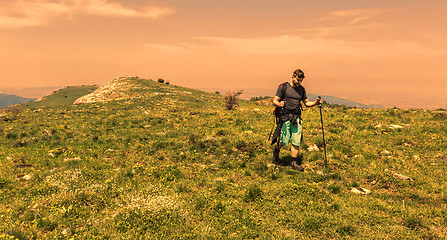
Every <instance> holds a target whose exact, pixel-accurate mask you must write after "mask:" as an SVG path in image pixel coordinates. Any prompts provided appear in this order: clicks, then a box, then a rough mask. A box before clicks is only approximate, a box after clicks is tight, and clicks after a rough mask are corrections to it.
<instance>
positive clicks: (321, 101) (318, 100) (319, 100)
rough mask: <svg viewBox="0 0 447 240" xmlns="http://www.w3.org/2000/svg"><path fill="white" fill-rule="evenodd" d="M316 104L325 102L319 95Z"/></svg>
mask: <svg viewBox="0 0 447 240" xmlns="http://www.w3.org/2000/svg"><path fill="white" fill-rule="evenodd" d="M315 103H316V105H320V104H322V103H323V99H321V97H320V96H318V97H317V101H315Z"/></svg>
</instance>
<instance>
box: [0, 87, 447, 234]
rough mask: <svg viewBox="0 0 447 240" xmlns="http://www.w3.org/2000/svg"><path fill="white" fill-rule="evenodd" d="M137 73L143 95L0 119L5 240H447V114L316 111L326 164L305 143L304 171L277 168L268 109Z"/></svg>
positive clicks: (312, 138) (0, 208)
mask: <svg viewBox="0 0 447 240" xmlns="http://www.w3.org/2000/svg"><path fill="white" fill-rule="evenodd" d="M133 81H135V82H136V83H138V84H139V85H141V86H142V88H141V89H140V90H138V89H134V90H132V91H133V92H131V94H133V95H135V96H144V97H141V98H134V99H127V100H121V101H111V102H107V103H93V104H82V105H68V104H67V105H60V106H47V107H42V108H37V109H24V110H22V111H21V112H19V113H18V115H17V116H16V118H14V119H12V118H8V119H7V121H3V120H2V118H5V120H6V117H5V116H1V115H0V120H1V121H0V171H1V174H0V220H1V223H0V239H9V236H13V237H15V238H17V239H42V238H43V239H47V238H64V239H65V238H66V239H70V238H73V239H91V238H100V239H117V238H124V239H135V238H142V239H144V238H161V239H164V238H171V239H197V238H198V239H209V238H213V239H214V238H232V239H251V238H260V239H272V238H273V239H297V238H298V239H365V238H366V239H388V238H391V239H420V238H429V239H443V238H446V235H447V228H446V225H447V218H446V217H445V216H446V215H447V211H446V210H445V209H446V208H445V206H446V204H447V196H446V194H445V193H446V192H447V191H446V190H447V189H446V187H447V183H446V182H447V177H446V175H445V172H446V170H447V166H446V155H447V150H446V148H445V142H446V136H445V132H446V127H445V126H446V121H447V117H446V112H445V111H444V110H433V111H428V110H403V109H374V110H361V109H347V108H338V107H336V108H324V109H323V110H324V111H323V114H324V121H325V134H326V136H325V137H326V143H327V153H328V159H329V169H327V170H326V169H324V155H323V152H322V151H317V152H310V151H306V150H305V149H302V151H301V154H302V156H303V159H304V166H305V168H306V171H305V172H304V173H301V172H296V171H294V170H292V168H290V167H289V166H282V165H273V164H271V146H270V145H269V143H268V141H267V137H268V134H269V133H270V130H271V128H272V127H273V126H272V124H273V116H272V110H273V107H272V106H267V105H262V104H259V103H256V102H254V101H241V103H240V105H239V107H238V108H237V109H236V110H232V111H227V110H225V107H224V104H223V101H222V97H221V96H220V95H217V94H211V93H205V92H201V91H197V90H193V89H186V88H181V87H177V86H173V85H166V84H159V83H156V82H153V81H147V80H144V79H133ZM149 93H151V94H149ZM303 118H304V121H305V122H304V127H305V129H304V139H305V145H306V146H312V145H314V144H316V145H317V146H320V145H321V144H322V137H321V129H320V128H319V127H320V122H319V121H320V119H319V111H318V109H316V108H310V109H305V110H304V112H303ZM392 124H397V125H401V126H402V127H403V128H401V129H391V128H389V126H390V125H392ZM384 150H387V152H386V151H384ZM289 155H290V153H289V152H288V151H286V148H284V151H282V152H281V158H283V159H285V160H287V158H288V156H289ZM395 173H398V174H402V175H406V176H409V177H411V178H412V179H413V181H405V180H402V179H400V178H398V177H396V175H395ZM27 176H28V177H30V179H29V180H26V179H27ZM351 187H363V188H366V189H369V190H371V191H372V193H371V194H370V195H366V196H365V195H357V194H354V193H352V192H350V188H351Z"/></svg>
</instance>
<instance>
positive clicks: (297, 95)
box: [272, 69, 322, 171]
mask: <svg viewBox="0 0 447 240" xmlns="http://www.w3.org/2000/svg"><path fill="white" fill-rule="evenodd" d="M303 80H304V72H303V71H302V70H301V69H297V70H295V71H294V72H293V75H292V79H291V81H290V82H285V83H283V84H281V85H280V86H279V87H278V89H277V91H276V95H275V97H274V98H273V105H275V106H276V107H278V109H277V110H279V112H280V113H279V116H278V118H279V122H278V126H277V131H275V134H274V135H273V138H274V140H273V141H272V144H273V143H275V142H276V145H275V148H274V149H273V160H274V161H275V162H276V163H277V162H279V151H280V149H281V147H283V146H285V145H287V144H289V141H290V140H291V142H292V147H291V155H292V161H291V166H292V168H294V169H296V170H299V171H304V168H303V167H302V166H301V160H299V159H298V154H299V150H300V145H301V141H302V132H303V126H302V124H303V121H302V120H301V104H300V102H303V103H304V106H306V107H313V106H316V105H318V104H321V102H322V100H321V98H318V99H317V100H316V101H314V102H311V101H309V99H308V98H307V94H306V90H305V89H304V87H303V86H302V85H301V83H302V82H303ZM275 136H276V137H275ZM277 137H279V141H278V140H277Z"/></svg>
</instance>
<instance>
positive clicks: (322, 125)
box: [318, 97, 327, 169]
mask: <svg viewBox="0 0 447 240" xmlns="http://www.w3.org/2000/svg"><path fill="white" fill-rule="evenodd" d="M318 98H320V99H321V97H318ZM319 105H320V119H321V131H322V133H323V148H324V167H325V168H326V169H327V157H326V141H325V140H324V124H323V113H322V111H321V108H322V106H323V103H320V104H319Z"/></svg>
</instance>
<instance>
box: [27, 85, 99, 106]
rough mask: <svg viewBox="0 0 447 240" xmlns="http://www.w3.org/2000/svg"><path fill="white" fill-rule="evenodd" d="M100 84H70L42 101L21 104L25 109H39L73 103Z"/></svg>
mask: <svg viewBox="0 0 447 240" xmlns="http://www.w3.org/2000/svg"><path fill="white" fill-rule="evenodd" d="M97 88H98V86H69V87H66V88H62V89H59V90H56V91H54V92H53V93H52V94H50V95H48V96H46V97H44V98H43V99H42V100H41V101H35V102H28V103H24V104H21V107H22V108H25V109H38V108H42V107H50V106H51V107H57V106H63V105H71V104H73V102H74V101H75V100H76V99H78V98H79V97H82V96H84V95H87V94H89V93H91V92H93V91H95V90H96V89H97Z"/></svg>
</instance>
